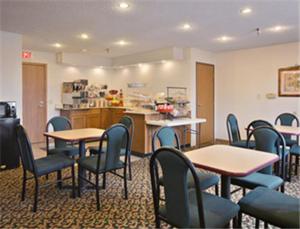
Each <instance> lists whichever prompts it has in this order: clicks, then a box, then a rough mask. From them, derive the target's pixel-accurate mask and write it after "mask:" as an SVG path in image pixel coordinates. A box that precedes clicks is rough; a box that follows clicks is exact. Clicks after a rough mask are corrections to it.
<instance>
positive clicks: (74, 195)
mask: <svg viewBox="0 0 300 229" xmlns="http://www.w3.org/2000/svg"><path fill="white" fill-rule="evenodd" d="M72 198H76V194H75V168H74V165H72Z"/></svg>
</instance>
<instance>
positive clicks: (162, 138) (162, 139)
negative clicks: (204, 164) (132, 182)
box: [152, 126, 219, 195]
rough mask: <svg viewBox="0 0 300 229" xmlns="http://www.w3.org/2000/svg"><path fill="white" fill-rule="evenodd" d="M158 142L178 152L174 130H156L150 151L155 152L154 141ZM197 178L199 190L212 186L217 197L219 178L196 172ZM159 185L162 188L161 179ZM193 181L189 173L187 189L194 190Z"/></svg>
mask: <svg viewBox="0 0 300 229" xmlns="http://www.w3.org/2000/svg"><path fill="white" fill-rule="evenodd" d="M157 139H158V140H159V143H160V146H161V147H162V146H169V147H174V148H176V149H178V150H180V143H179V139H178V136H177V134H176V133H175V131H174V129H173V128H171V127H167V126H165V127H161V128H160V129H158V130H157V131H156V132H155V133H154V135H153V137H152V151H153V152H155V150H156V143H157V141H156V140H157ZM196 173H197V176H198V178H199V180H200V182H201V185H202V186H201V190H205V189H208V188H210V187H212V186H215V193H216V195H219V188H218V183H219V177H218V176H216V175H213V174H210V173H203V172H200V171H199V170H196ZM159 184H160V185H162V186H164V181H163V177H160V179H159ZM194 186H195V184H194V180H193V176H192V174H191V173H189V174H188V187H189V188H194Z"/></svg>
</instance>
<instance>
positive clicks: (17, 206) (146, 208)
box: [0, 158, 300, 228]
mask: <svg viewBox="0 0 300 229" xmlns="http://www.w3.org/2000/svg"><path fill="white" fill-rule="evenodd" d="M132 169H133V180H132V181H129V182H128V193H129V198H128V200H124V199H123V182H122V179H121V178H119V177H116V176H114V175H111V174H108V176H107V185H106V189H105V190H101V191H100V201H101V211H96V198H95V191H94V190H85V191H83V192H82V194H81V198H76V199H72V198H71V196H70V195H71V191H70V190H66V189H63V190H59V189H58V188H56V187H55V185H54V184H53V185H50V186H48V187H46V188H42V189H41V190H40V195H39V204H38V211H37V213H33V212H32V211H31V209H32V204H33V194H34V181H33V180H29V181H28V183H27V193H26V199H25V201H23V202H21V201H20V199H21V198H20V193H21V184H22V182H21V178H22V169H21V168H18V169H15V170H9V171H4V172H1V173H0V228H20V227H22V228H116V227H120V228H137V227H151V228H153V227H155V224H154V211H153V204H152V194H151V185H150V175H149V159H147V158H144V159H140V160H137V161H135V162H133V163H132ZM68 172H69V171H64V172H63V175H68V174H67V173H68ZM55 179H56V174H53V175H50V177H49V180H50V181H55ZM45 182H46V179H45V178H41V182H40V183H41V184H43V183H45ZM65 183H69V184H70V180H69V181H66V182H64V184H65ZM208 191H209V192H211V193H214V188H211V189H210V190H208ZM286 193H288V194H290V195H293V196H296V197H299V196H300V182H299V177H294V178H293V180H292V182H291V183H288V182H287V183H286ZM241 196H242V195H241V192H238V193H235V194H233V196H232V199H233V201H235V202H236V201H237V200H238V199H240V198H241ZM162 226H167V225H164V224H163V225H162ZM261 226H263V225H262V224H261ZM243 227H244V228H253V227H254V220H253V219H252V218H250V217H247V216H244V217H243Z"/></svg>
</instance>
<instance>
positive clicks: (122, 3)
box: [119, 2, 129, 9]
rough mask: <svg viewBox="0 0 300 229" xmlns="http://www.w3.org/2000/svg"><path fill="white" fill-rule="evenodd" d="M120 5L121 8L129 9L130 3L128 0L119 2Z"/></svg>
mask: <svg viewBox="0 0 300 229" xmlns="http://www.w3.org/2000/svg"><path fill="white" fill-rule="evenodd" d="M119 7H120V8H121V9H127V8H128V7H129V4H128V3H127V2H121V3H120V4H119Z"/></svg>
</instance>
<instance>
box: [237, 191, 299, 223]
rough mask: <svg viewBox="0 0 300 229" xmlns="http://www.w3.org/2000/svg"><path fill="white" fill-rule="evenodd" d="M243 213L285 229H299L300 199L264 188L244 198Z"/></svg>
mask: <svg viewBox="0 0 300 229" xmlns="http://www.w3.org/2000/svg"><path fill="white" fill-rule="evenodd" d="M238 204H239V205H240V208H241V211H242V212H244V213H246V214H249V215H251V216H253V217H257V218H259V219H261V220H263V221H266V222H268V223H270V224H273V225H275V226H278V227H283V228H299V227H300V225H299V219H300V199H297V198H294V197H291V196H289V195H286V194H283V193H281V192H277V191H275V190H271V189H268V188H264V187H258V188H256V189H254V190H253V191H251V192H249V193H248V194H247V195H246V196H245V197H243V198H242V199H241V200H240V201H239V203H238Z"/></svg>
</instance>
